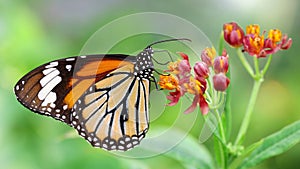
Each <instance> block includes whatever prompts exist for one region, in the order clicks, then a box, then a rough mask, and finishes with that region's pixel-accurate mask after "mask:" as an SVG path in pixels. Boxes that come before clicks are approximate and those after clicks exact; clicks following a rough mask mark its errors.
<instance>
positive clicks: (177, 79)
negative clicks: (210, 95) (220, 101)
mask: <svg viewBox="0 0 300 169" xmlns="http://www.w3.org/2000/svg"><path fill="white" fill-rule="evenodd" d="M178 54H179V55H180V56H181V58H182V59H180V60H178V61H176V62H170V63H169V65H168V70H165V72H168V73H170V75H160V80H159V82H158V84H159V86H160V87H161V88H162V89H166V90H173V91H171V92H169V95H168V96H167V99H168V100H169V101H170V102H169V104H168V106H173V105H176V104H177V103H178V101H179V100H180V98H181V97H182V96H183V95H185V94H186V93H189V94H191V95H194V98H193V102H192V105H191V106H189V107H188V108H187V110H186V111H185V112H184V113H190V112H192V111H194V110H195V108H196V107H197V105H199V106H200V109H201V112H202V114H207V113H208V110H209V108H208V104H207V102H206V100H205V97H204V93H205V90H206V81H205V78H207V77H208V72H209V70H208V68H207V67H206V64H205V63H197V64H196V66H195V67H194V70H197V72H196V78H195V77H194V76H193V75H192V74H191V66H190V62H189V58H188V55H186V54H185V53H182V52H180V53H178ZM200 77H201V78H200ZM200 79H201V80H200Z"/></svg>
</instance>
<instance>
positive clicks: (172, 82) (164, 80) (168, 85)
mask: <svg viewBox="0 0 300 169" xmlns="http://www.w3.org/2000/svg"><path fill="white" fill-rule="evenodd" d="M178 83H179V82H178V79H177V77H176V76H174V75H169V76H166V75H160V76H159V82H158V85H159V86H160V87H161V88H162V89H167V90H173V89H178V88H179V86H178Z"/></svg>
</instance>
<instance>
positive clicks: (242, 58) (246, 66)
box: [237, 48, 254, 78]
mask: <svg viewBox="0 0 300 169" xmlns="http://www.w3.org/2000/svg"><path fill="white" fill-rule="evenodd" d="M237 55H238V57H239V58H240V60H241V62H242V64H243V66H244V67H245V68H246V70H247V71H248V73H249V74H250V75H251V77H253V78H254V73H253V70H252V68H251V66H250V64H249V63H248V61H247V59H246V58H245V56H244V54H243V53H242V51H241V49H240V48H237Z"/></svg>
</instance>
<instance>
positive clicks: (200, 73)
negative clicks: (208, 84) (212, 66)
mask: <svg viewBox="0 0 300 169" xmlns="http://www.w3.org/2000/svg"><path fill="white" fill-rule="evenodd" d="M194 72H195V74H196V78H204V79H206V78H208V75H209V69H208V67H207V65H206V64H205V63H204V62H196V63H195V66H194Z"/></svg>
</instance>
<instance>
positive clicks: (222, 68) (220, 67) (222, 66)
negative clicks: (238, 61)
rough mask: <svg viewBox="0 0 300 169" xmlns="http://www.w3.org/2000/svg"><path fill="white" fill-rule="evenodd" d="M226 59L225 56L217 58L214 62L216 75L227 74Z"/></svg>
mask: <svg viewBox="0 0 300 169" xmlns="http://www.w3.org/2000/svg"><path fill="white" fill-rule="evenodd" d="M228 66H229V65H228V57H227V56H219V57H217V58H216V59H215V61H214V71H215V73H216V74H218V73H227V71H228Z"/></svg>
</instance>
